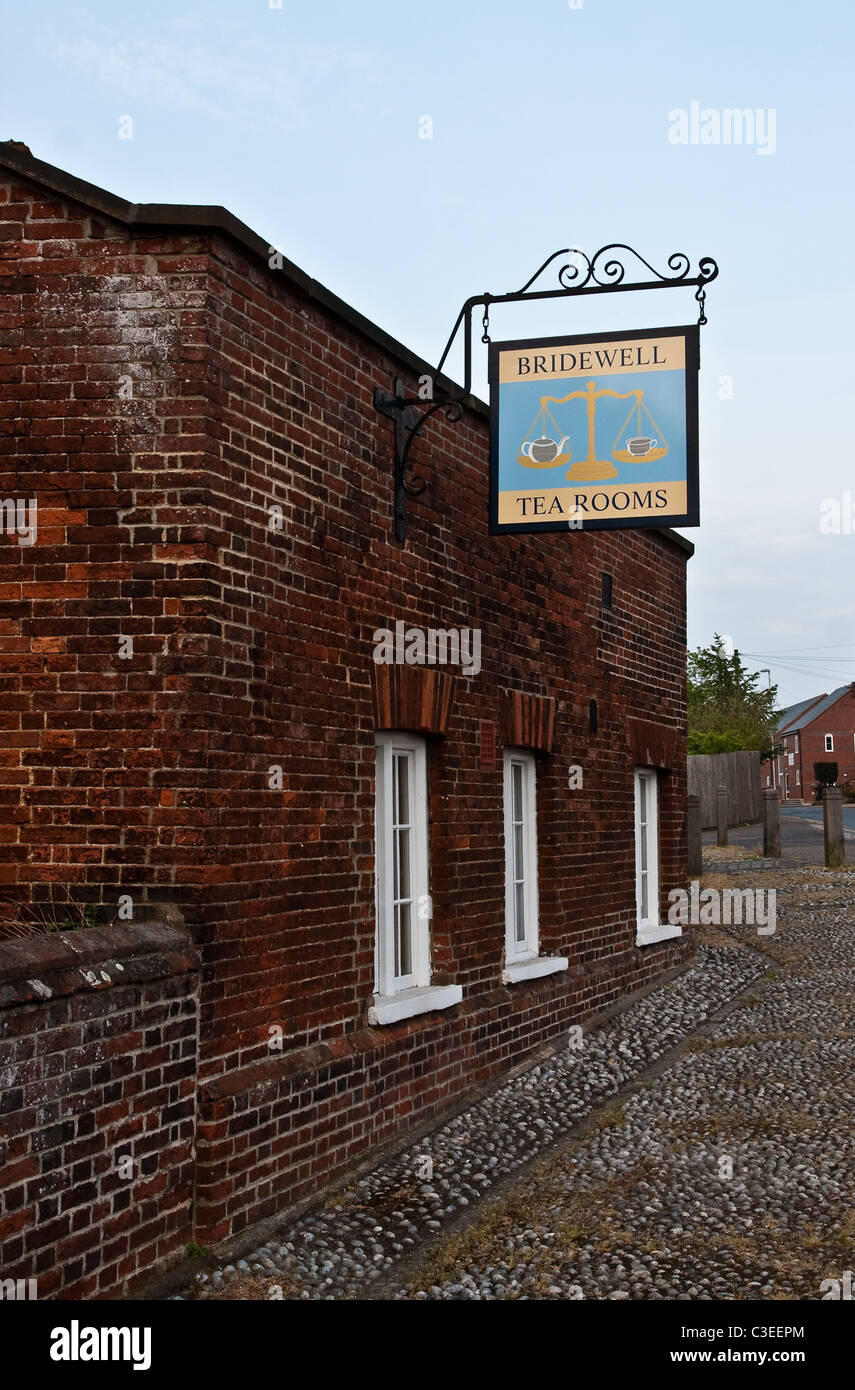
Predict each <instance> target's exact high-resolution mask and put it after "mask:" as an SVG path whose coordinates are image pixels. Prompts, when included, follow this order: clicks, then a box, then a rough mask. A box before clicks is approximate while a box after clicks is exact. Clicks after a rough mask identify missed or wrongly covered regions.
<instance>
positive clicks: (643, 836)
mask: <svg viewBox="0 0 855 1390" xmlns="http://www.w3.org/2000/svg"><path fill="white" fill-rule="evenodd" d="M647 835H648V831H647V827H646V826H643V827H642V830H641V834H640V836H639V839H640V840H641V846H640V848H641V872H642V873H646V872H647Z"/></svg>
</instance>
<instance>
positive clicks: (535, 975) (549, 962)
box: [502, 956, 570, 985]
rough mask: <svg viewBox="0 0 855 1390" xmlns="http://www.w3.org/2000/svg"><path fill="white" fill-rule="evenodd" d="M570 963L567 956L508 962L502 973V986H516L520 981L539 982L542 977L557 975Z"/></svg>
mask: <svg viewBox="0 0 855 1390" xmlns="http://www.w3.org/2000/svg"><path fill="white" fill-rule="evenodd" d="M569 964H570V962H569V960H568V959H567V957H566V956H532V957H531V959H530V960H525V959H523V960H511V961H508V963H507V965H506V966H505V968H504V970H503V971H502V984H503V985H515V984H518V983H519V981H520V980H537V979H539V978H540V976H541V975H557V974H558V971H559V970H566V969H567V968H568V966H569Z"/></svg>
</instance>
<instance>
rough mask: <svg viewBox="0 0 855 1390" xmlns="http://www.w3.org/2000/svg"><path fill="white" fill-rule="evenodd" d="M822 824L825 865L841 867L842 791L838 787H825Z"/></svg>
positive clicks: (844, 853)
mask: <svg viewBox="0 0 855 1390" xmlns="http://www.w3.org/2000/svg"><path fill="white" fill-rule="evenodd" d="M822 825H823V830H824V831H825V867H826V868H827V869H841V868H842V867H843V865H844V864H845V863H846V850H845V845H844V841H843V793H842V791H841V790H840V788H839V787H826V788H825V791H824V792H823V796H822Z"/></svg>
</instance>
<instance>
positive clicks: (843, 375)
mask: <svg viewBox="0 0 855 1390" xmlns="http://www.w3.org/2000/svg"><path fill="white" fill-rule="evenodd" d="M852 16H853V11H852V8H851V6H850V5H849V4H847V3H844V0H839V2H836V3H835V2H833V0H819V2H818V3H812V4H811V5H809V6H807V5H804V4H796V3H793V0H720V3H718V4H715V5H704V6H700V5H692V4H688V3H686V0H649V2H648V3H639V0H583V4H582V7H581V8H571V6H570V4H568V3H567V0H526V3H514V2H512V0H456V3H451V0H434V3H431V4H419V3H415V4H413V3H411V4H405V3H403V2H402V0H361V3H354V0H317V3H315V4H309V3H306V0H283V4H282V8H281V9H274V8H271V7H270V5H269V3H268V0H208V3H206V4H204V5H201V4H199V5H192V4H188V3H185V0H148V3H147V4H145V5H140V6H139V7H131V6H128V5H122V4H117V3H115V0H109V2H107V0H96V2H95V3H90V4H86V5H80V6H74V5H65V4H57V3H47V4H41V5H29V6H26V7H22V6H20V5H17V4H15V5H13V4H11V3H10V0H3V4H2V19H3V31H4V49H5V53H6V65H5V67H4V80H3V87H2V92H0V138H10V137H11V138H15V139H19V140H23V141H24V142H25V143H27V144H28V145H29V146H30V147H31V149H32V150H33V153H34V154H36V155H38V156H39V157H40V158H42V159H46V160H48V161H49V162H51V163H54V164H58V165H60V166H61V167H63V168H65V169H67V170H69V171H70V172H71V173H73V174H76V175H78V176H80V177H82V178H85V179H89V180H91V181H92V182H94V183H97V184H100V185H102V186H103V187H105V188H108V189H110V190H111V191H112V192H115V193H117V194H120V195H121V196H123V197H125V198H128V199H131V200H133V201H138V202H144V201H153V202H182V203H222V204H224V205H225V206H226V207H228V208H229V209H231V211H233V212H234V213H236V214H237V216H239V217H240V218H242V219H243V220H244V221H245V222H247V223H248V224H249V225H250V226H251V227H252V228H253V229H254V230H256V231H257V232H259V233H260V234H261V235H262V236H264V237H266V238H268V239H269V240H270V241H271V242H272V243H275V244H276V245H278V246H279V247H280V248H281V249H282V250H283V251H284V252H285V253H286V255H288V256H289V257H290V258H291V259H292V260H294V261H296V262H297V264H298V265H300V266H302V267H303V268H304V269H305V270H306V271H307V272H309V273H310V274H311V275H313V276H316V277H317V278H318V279H319V280H321V281H322V282H323V283H324V284H326V285H327V286H329V288H330V289H332V290H334V291H335V292H336V293H337V294H339V295H341V296H342V298H344V299H345V300H347V301H348V302H350V303H351V304H353V305H354V306H355V307H356V308H357V309H359V310H361V311H362V312H363V313H364V314H366V315H367V316H368V317H369V318H372V319H374V320H375V321H376V322H377V323H379V324H380V325H382V327H384V328H385V329H387V330H388V331H389V332H390V333H392V334H394V335H395V336H396V337H398V338H400V339H401V340H402V341H404V342H405V343H407V344H409V345H410V346H411V347H412V348H413V349H415V350H416V351H417V352H419V353H421V354H422V355H423V356H425V357H426V358H427V359H428V360H430V361H435V360H436V359H437V357H438V355H439V353H440V351H441V349H442V347H443V345H444V343H445V340H446V338H447V336H448V333H449V331H450V329H451V325H452V323H453V321H454V318H455V316H456V313H457V310H458V308H459V306H460V304H461V302H462V301H463V300H464V299H465V298H466V297H467V296H468V295H470V294H474V293H478V292H481V291H483V290H491V291H492V292H494V293H501V292H503V291H506V290H509V289H513V288H516V287H518V286H519V285H520V284H521V283H522V282H523V281H524V280H526V279H527V278H528V277H529V275H530V274H531V273H533V271H534V270H535V269H536V268H537V266H538V265H539V264H540V262H541V261H542V260H543V259H545V257H546V256H547V255H548V254H549V253H550V252H551V251H553V250H556V249H558V248H559V247H562V246H568V245H571V246H581V247H583V248H584V249H585V250H587V251H588V252H593V251H594V250H596V249H597V248H598V247H599V246H601V245H603V244H604V243H607V242H613V241H619V242H627V243H629V244H630V245H632V246H635V247H637V249H638V250H639V251H640V252H641V253H642V254H643V255H644V256H646V258H647V259H648V260H650V261H652V262H653V263H654V264H656V265H658V266H661V267H662V268H663V269H664V268H665V263H666V261H667V257H668V255H669V254H670V253H671V252H672V251H685V252H686V253H687V254H688V255H689V256H690V257H691V258H692V261H693V263H694V262H695V261H696V260H697V258H698V257H699V256H702V255H712V256H714V257H715V258H716V259H717V260H718V262H719V265H720V267H721V275H720V278H719V279H718V280H717V281H716V282H715V283H714V284H713V285H712V286H711V287H710V291H709V296H708V302H707V312H708V317H709V320H710V322H709V324H708V326H707V327H706V328H705V329H704V331H703V333H702V372H701V388H700V419H701V519H702V525H701V527H700V529H698V530H692V531H690V532H688V533H687V534H689V535H690V536H691V539H692V540H693V541H694V542H695V544H696V547H697V553H696V556H695V558H694V560H693V561H692V562H691V564H690V566H689V574H690V579H689V641H690V644H691V645H697V644H699V643H701V642H707V641H708V640H709V639H710V637H711V635H712V632H713V630H714V629H718V630H719V631H721V632H725V633H729V634H731V635H732V636H733V639H734V641H735V642H736V645H737V646H738V647H739V648H740V649H741V650H743V651H746V652H758V653H765V652H774V653H775V654H776V657H775V659H774V660H773V659H772V658H769V659H765V658H764V659H763V660H762V661H761V660H757V661H756V662H755V663H754V664H755V665H757V666H772V668H773V679H777V680H778V681H779V683H780V686H781V693H782V697H783V701H784V703H790V702H792V701H794V700H796V699H799V698H803V697H805V696H807V695H809V694H812V693H814V692H818V691H820V690H830V689H832V688H833V687H834V686H835V685H839V684H842V683H843V682H844V681H846V680H855V622H853V617H854V616H855V598H853V593H855V585H853V576H855V534H850V535H845V534H841V535H837V536H835V535H823V534H821V533H820V530H819V517H820V504H821V502H822V501H823V499H826V498H839V499H840V500H841V502H842V500H843V494H844V490H845V489H848V490H849V491H850V493H852V494H853V505H855V468H853V458H854V457H855V420H853V415H855V396H853V390H852V385H853V371H855V352H854V351H853V348H852V344H851V334H852V320H853V309H855V305H853V287H852V275H851V272H850V262H849V257H848V254H847V253H848V250H849V244H850V243H851V240H852V226H853V220H855V218H854V217H853V214H855V196H853V187H852V175H851V169H852V151H851V137H852V132H853V128H855V121H853V96H852V89H853V84H852V78H851V54H852V47H853V39H855V21H853V17H852ZM15 55H19V59H16V56H15ZM692 101H697V102H699V103H700V106H701V107H702V108H716V109H718V110H721V109H723V108H726V107H731V108H741V109H745V108H749V107H750V108H752V109H754V110H761V111H763V112H764V113H767V112H769V111H774V112H775V151H774V153H773V154H768V155H763V154H760V153H758V148H757V146H747V145H742V146H736V145H723V144H722V145H711V144H710V145H699V144H696V145H692V144H689V145H674V144H672V143H670V142H669V140H668V131H669V112H671V111H672V110H674V109H676V108H683V109H685V110H689V108H690V104H691V102H692ZM122 116H131V117H132V118H133V139H131V140H121V139H119V122H120V118H121V117H122ZM423 116H430V117H431V119H432V122H433V138H432V139H430V140H425V139H419V122H420V118H421V117H423ZM766 119H767V121H768V116H767V117H766ZM695 317H696V308H695V305H694V301H693V299H692V292H691V291H690V290H688V291H682V290H681V291H674V290H668V291H663V292H662V293H656V294H649V295H639V296H623V295H617V296H605V297H601V298H600V299H599V300H589V301H585V302H580V301H578V300H576V301H571V302H567V303H565V304H563V305H555V304H552V305H549V306H531V305H528V306H525V307H524V308H521V307H519V306H514V307H513V308H508V309H505V310H500V309H497V310H495V312H494V318H493V333H494V336H495V337H513V336H524V337H533V336H535V335H537V334H538V333H540V332H545V333H547V334H550V335H555V334H558V333H563V332H568V333H574V334H575V333H580V332H587V331H592V332H594V331H598V330H600V329H611V328H631V327H648V326H651V327H652V326H659V325H660V324H666V323H682V322H690V321H692V320H693V319H694V318H695ZM476 346H477V347H478V349H479V351H480V345H479V344H477V337H476ZM481 367H482V370H481V371H480V376H479V378H478V379H477V380H476V385H477V386H478V389H479V391H480V393H481V394H485V393H486V358H483V360H482V361H481ZM725 374H726V375H728V376H730V377H732V390H733V398H732V399H721V398H720V385H719V382H720V378H721V377H722V376H723V375H725ZM485 526H486V516H485ZM853 531H855V521H853ZM847 642H848V643H849V645H848V647H844V646H841V645H839V644H843V643H847ZM826 646H827V647H828V649H827V650H826V649H825V648H826ZM778 654H780V660H778ZM811 663H812V664H811ZM794 666H797V667H799V668H800V669H798V670H794V669H792V667H794ZM808 673H810V674H808Z"/></svg>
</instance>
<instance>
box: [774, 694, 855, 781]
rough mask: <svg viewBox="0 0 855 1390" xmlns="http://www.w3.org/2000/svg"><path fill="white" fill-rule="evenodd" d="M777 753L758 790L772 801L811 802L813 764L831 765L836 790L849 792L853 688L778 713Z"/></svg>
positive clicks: (853, 771) (853, 767)
mask: <svg viewBox="0 0 855 1390" xmlns="http://www.w3.org/2000/svg"><path fill="white" fill-rule="evenodd" d="M778 744H779V746H780V752H779V753H778V754H777V756H776V757H774V758H772V759H771V760H770V761H769V762H768V763H767V764H766V765H765V766H764V768H763V779H764V781H763V785H764V786H766V787H775V788H777V792H778V800H779V801H781V802H784V801H806V802H812V801H814V800H815V796H814V788H815V786H816V777H815V776H814V770H813V769H814V764H815V763H837V786H838V787H841V788H842V789H843V793H844V795H847V794H848V793H849V792H850V790H851V791H853V792H855V684H851V685H841V686H839V687H838V689H837V690H833V691H832V692H831V694H830V695H814V696H813V697H812V698H811V699H810V700H802V701H801V702H800V703H799V704H797V705H791V706H790V708H789V709H786V710H784V713H783V715H782V716H781V718H780V719H779V721H778Z"/></svg>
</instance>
